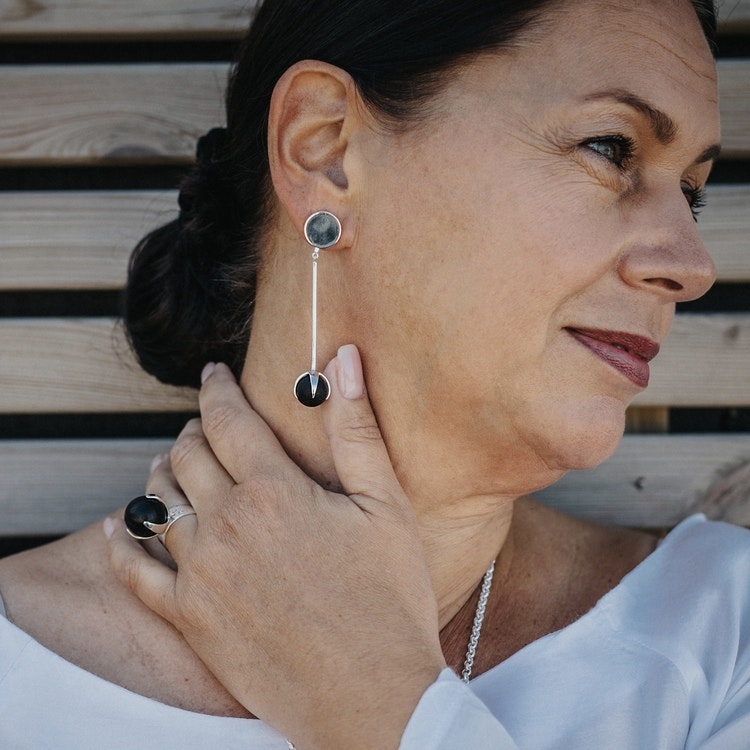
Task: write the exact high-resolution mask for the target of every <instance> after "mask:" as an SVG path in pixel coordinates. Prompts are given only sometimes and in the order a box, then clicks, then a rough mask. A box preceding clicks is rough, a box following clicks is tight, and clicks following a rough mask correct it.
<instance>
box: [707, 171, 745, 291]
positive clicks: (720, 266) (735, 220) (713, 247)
mask: <svg viewBox="0 0 750 750" xmlns="http://www.w3.org/2000/svg"><path fill="white" fill-rule="evenodd" d="M706 198H707V204H706V207H705V208H704V209H703V211H702V212H701V215H700V221H699V222H698V228H699V229H700V233H701V237H702V238H703V241H704V242H705V243H706V247H707V248H708V251H709V253H711V257H712V258H713V259H714V262H715V263H716V272H717V280H718V281H731V282H738V281H749V280H750V186H748V185H710V186H709V187H708V188H707V189H706Z"/></svg>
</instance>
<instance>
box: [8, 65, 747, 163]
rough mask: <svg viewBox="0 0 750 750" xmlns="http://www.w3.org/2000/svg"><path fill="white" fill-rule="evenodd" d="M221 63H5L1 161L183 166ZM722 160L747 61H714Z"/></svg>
mask: <svg viewBox="0 0 750 750" xmlns="http://www.w3.org/2000/svg"><path fill="white" fill-rule="evenodd" d="M227 70H228V68H227V66H226V65H225V64H221V63H192V64H182V63H171V64H161V65H153V64H141V65H96V66H92V65H76V66H48V65H41V66H13V65H10V66H4V67H3V75H2V77H0V98H1V99H2V102H3V106H2V108H0V166H3V165H6V166H7V165H22V164H26V165H32V164H123V163H149V162H152V163H154V162H158V163H187V162H189V161H190V160H191V159H192V158H193V153H194V149H195V140H196V138H197V137H198V136H200V135H201V134H203V133H204V132H206V131H207V130H208V129H210V128H211V127H213V126H215V125H220V124H222V123H223V122H224V114H223V91H224V88H225V85H226V79H227ZM719 73H720V76H719V77H720V82H721V109H722V122H723V129H724V135H723V142H724V148H725V154H726V155H727V156H732V157H737V156H748V155H750V128H748V122H750V60H723V61H721V62H720V63H719Z"/></svg>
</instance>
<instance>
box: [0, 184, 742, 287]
mask: <svg viewBox="0 0 750 750" xmlns="http://www.w3.org/2000/svg"><path fill="white" fill-rule="evenodd" d="M707 194H708V205H707V206H706V208H705V209H704V211H703V213H702V215H701V221H700V224H699V226H700V229H701V234H702V235H703V238H704V240H705V242H706V245H707V247H708V249H709V251H710V252H711V254H712V256H713V258H714V260H715V262H716V265H717V270H718V279H719V281H733V282H736V281H750V186H747V185H719V186H711V187H710V188H709V189H708V190H707ZM176 213H177V194H176V193H175V192H174V191H143V192H141V191H120V192H115V191H89V192H59V193H37V192H30V193H2V192H0V226H2V228H3V230H2V232H0V290H3V289H4V290H21V289H118V288H120V287H121V286H122V284H123V283H124V281H125V275H126V269H127V263H128V258H129V256H130V253H131V251H132V249H133V247H134V246H135V244H136V242H137V241H138V240H139V239H140V238H141V237H143V235H144V234H146V232H148V231H150V230H151V229H153V228H155V227H156V226H158V225H160V224H162V223H166V222H167V221H170V220H171V219H172V218H174V217H175V216H176Z"/></svg>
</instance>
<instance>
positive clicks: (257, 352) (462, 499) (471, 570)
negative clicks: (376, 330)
mask: <svg viewBox="0 0 750 750" xmlns="http://www.w3.org/2000/svg"><path fill="white" fill-rule="evenodd" d="M298 267H302V270H301V273H300V274H299V276H298V278H296V279H294V280H293V288H291V289H290V285H292V280H291V279H290V278H289V276H286V278H285V281H284V284H285V293H284V295H279V294H269V293H264V292H263V290H259V294H258V298H257V301H256V306H255V314H254V320H253V334H252V336H251V339H250V344H249V348H248V356H247V359H246V365H245V368H244V371H243V374H242V379H241V384H242V387H243V389H244V391H245V394H246V395H247V397H248V400H249V401H250V403H251V404H252V406H253V407H254V408H255V409H256V411H258V413H259V414H260V415H261V416H262V417H263V418H264V419H265V420H266V422H267V423H268V424H269V426H270V427H271V429H272V430H273V431H274V433H275V434H276V435H277V437H278V438H279V440H280V442H281V443H282V445H283V446H284V448H285V450H286V451H287V453H288V454H289V456H290V457H291V458H292V459H293V460H294V461H295V462H296V463H297V464H298V465H299V466H300V467H301V468H302V469H303V470H304V471H305V472H306V473H307V474H308V475H309V476H311V477H312V478H313V479H315V480H316V481H317V482H318V483H319V484H321V485H322V486H324V487H326V488H327V489H330V490H332V491H341V487H340V484H339V482H338V478H337V476H336V472H335V469H334V465H333V459H332V456H331V453H330V450H329V448H328V440H327V438H326V435H325V432H324V430H323V427H322V421H321V409H324V408H325V406H323V407H321V409H310V408H306V407H303V406H301V405H300V404H298V403H297V401H296V400H295V399H294V396H293V394H292V386H293V384H294V382H295V380H296V378H297V376H298V375H299V374H300V373H301V372H302V371H304V370H306V369H307V367H308V365H309V358H308V353H309V347H310V343H309V335H310V333H309V331H310V323H309V310H307V309H306V307H305V306H304V305H301V304H299V302H295V303H294V304H289V303H286V304H285V302H284V300H305V299H307V297H308V295H309V292H308V290H307V287H308V284H309V279H308V278H307V274H309V268H308V266H307V264H299V266H298ZM329 283H330V281H329ZM267 286H268V287H272V286H273V285H271V284H269V285H267ZM321 312H322V313H323V314H321V315H320V319H319V326H320V334H321V336H320V338H319V341H318V351H319V357H320V361H319V367H320V368H321V369H322V368H323V367H324V366H325V364H326V363H327V362H328V361H329V359H330V358H331V357H333V355H334V354H335V351H336V345H337V344H338V343H345V342H348V341H354V342H355V343H358V342H359V341H361V340H362V338H361V337H358V336H357V334H356V332H354V333H353V332H352V331H349V330H345V329H343V327H342V326H341V324H340V323H338V321H341V320H348V319H349V318H348V317H347V316H346V315H344V314H331V313H330V312H327V311H321ZM339 313H340V311H339ZM279 342H283V345H282V346H280V345H279ZM334 342H335V343H334ZM360 351H361V352H362V354H363V360H364V365H365V379H366V381H367V385H368V391H369V393H370V397H371V401H372V404H373V408H374V410H375V414H376V416H377V418H378V423H379V425H380V428H381V431H382V433H383V436H384V439H385V442H386V445H387V447H388V451H389V454H390V456H391V459H392V462H393V465H394V469H395V471H396V474H397V476H398V478H399V481H400V482H401V485H402V487H403V488H404V490H405V492H406V494H407V496H408V497H409V499H410V501H411V502H412V505H413V507H414V510H415V513H416V516H417V521H418V524H419V528H420V534H421V539H422V544H423V547H424V554H425V558H426V562H427V565H428V567H429V570H430V573H431V576H432V580H433V585H434V588H435V592H436V596H437V601H438V607H439V617H440V627H441V628H442V627H443V626H445V625H446V624H447V623H448V622H450V620H451V619H452V618H453V617H454V616H455V615H456V614H457V613H458V612H459V610H461V608H462V607H463V606H464V605H465V604H466V602H467V601H468V600H469V599H470V598H471V596H472V594H473V593H474V592H475V590H476V589H477V586H478V584H479V583H480V581H481V579H482V577H483V575H484V573H485V572H486V570H487V568H488V567H489V566H490V564H491V562H492V561H493V560H494V559H495V558H497V556H498V554H499V553H500V551H501V549H503V547H504V545H505V543H506V540H507V539H508V535H509V531H510V527H511V519H512V517H513V507H514V500H515V499H516V497H518V495H520V494H522V493H521V492H514V491H512V489H511V490H510V491H504V490H505V488H500V491H498V487H497V482H496V480H495V476H496V474H497V469H496V468H493V470H492V471H490V469H489V466H490V465H491V464H492V460H488V459H487V458H481V456H482V455H483V453H482V451H481V450H478V449H477V446H476V445H473V444H467V445H463V444H462V441H461V440H460V439H458V438H457V437H456V435H455V434H454V430H453V428H452V426H451V425H442V424H441V423H440V422H439V421H436V420H435V419H432V418H431V417H430V416H426V415H425V413H424V411H423V410H419V409H418V405H417V404H416V403H415V399H413V398H409V397H408V396H407V397H404V396H403V395H402V396H401V398H399V395H398V394H399V393H400V394H405V393H406V394H408V393H410V392H413V389H410V387H409V386H408V384H406V383H404V384H400V387H399V384H398V382H396V385H395V387H394V386H393V383H389V384H388V385H387V386H386V385H385V384H383V385H381V384H380V383H379V382H377V381H378V378H381V379H382V377H383V375H382V371H386V372H387V373H388V374H389V375H392V374H393V371H394V369H395V368H390V369H389V368H386V367H384V368H382V370H381V372H378V367H377V366H376V363H377V361H378V359H379V358H378V357H377V356H375V355H373V356H372V357H371V359H370V360H368V359H367V352H366V351H363V347H362V346H360ZM397 380H398V378H397V377H396V381H397ZM382 394H389V396H390V397H389V398H383V397H382ZM484 455H486V454H484ZM488 474H491V475H492V476H491V477H489V478H488ZM497 577H498V579H501V578H502V565H501V564H500V565H498V572H497Z"/></svg>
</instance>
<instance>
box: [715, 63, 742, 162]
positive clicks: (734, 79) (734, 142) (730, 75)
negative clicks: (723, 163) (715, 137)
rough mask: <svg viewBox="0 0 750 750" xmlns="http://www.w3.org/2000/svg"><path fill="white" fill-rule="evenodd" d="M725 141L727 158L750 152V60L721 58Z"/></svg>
mask: <svg viewBox="0 0 750 750" xmlns="http://www.w3.org/2000/svg"><path fill="white" fill-rule="evenodd" d="M718 67H719V103H720V108H721V145H722V152H721V153H722V157H724V158H747V157H748V155H749V152H750V127H748V124H750V60H744V59H742V60H740V59H735V60H720V61H719V65H718Z"/></svg>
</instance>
